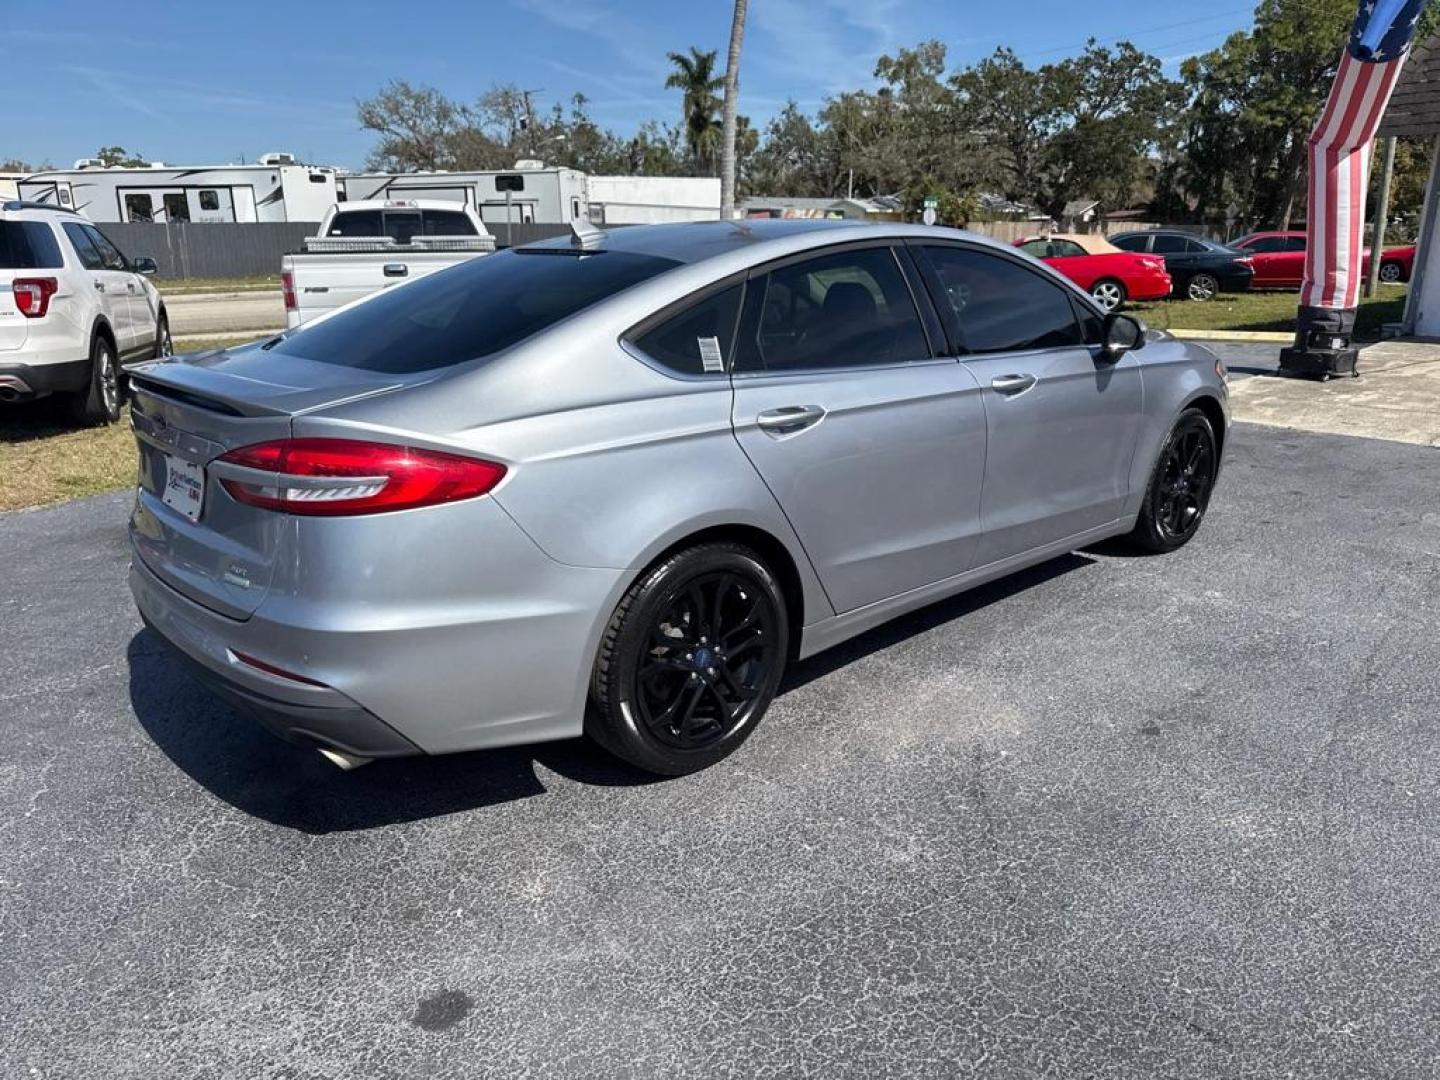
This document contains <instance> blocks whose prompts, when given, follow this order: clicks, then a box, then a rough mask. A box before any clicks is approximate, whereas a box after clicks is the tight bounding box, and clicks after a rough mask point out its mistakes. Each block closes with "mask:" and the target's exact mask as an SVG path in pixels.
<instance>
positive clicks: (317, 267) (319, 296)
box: [280, 199, 495, 329]
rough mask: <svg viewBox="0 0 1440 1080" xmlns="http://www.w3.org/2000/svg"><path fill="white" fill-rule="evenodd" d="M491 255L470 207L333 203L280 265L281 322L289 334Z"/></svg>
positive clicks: (422, 201)
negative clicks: (391, 289) (351, 306)
mask: <svg viewBox="0 0 1440 1080" xmlns="http://www.w3.org/2000/svg"><path fill="white" fill-rule="evenodd" d="M494 250H495V238H494V237H493V236H491V235H490V232H489V230H487V229H486V228H485V223H484V222H483V221H481V220H480V215H479V213H477V212H476V210H475V208H474V207H472V206H465V205H463V204H461V203H455V202H443V201H437V200H433V199H428V200H427V199H411V200H403V201H402V200H395V199H364V200H359V201H356V202H344V203H337V204H336V205H335V206H332V207H331V208H330V209H329V211H327V212H326V214H325V217H324V219H322V220H321V222H320V229H319V232H318V233H317V234H316V235H315V236H313V237H310V238H308V239H307V240H306V241H305V245H304V247H303V248H302V249H301V250H300V251H298V252H295V253H293V254H290V255H286V256H284V257H283V258H282V259H281V260H280V287H281V291H282V293H283V295H284V298H285V323H286V325H287V326H289V327H290V328H291V329H294V328H295V327H297V326H299V325H300V324H301V323H306V322H311V321H313V320H315V319H318V318H319V317H320V316H322V315H326V314H328V313H330V312H332V311H335V310H336V309H338V308H342V307H344V306H345V305H346V304H350V303H353V302H354V301H356V300H363V299H364V298H365V297H367V296H370V295H372V294H374V293H377V292H379V291H380V290H381V289H387V288H389V287H391V286H392V285H400V284H404V283H405V282H407V281H414V280H416V279H417V278H422V277H424V276H425V275H427V274H433V273H435V271H437V270H444V269H445V268H446V267H449V266H454V265H455V264H456V263H461V262H464V261H465V260H466V259H473V258H475V257H476V256H478V255H488V254H490V253H491V252H492V251H494Z"/></svg>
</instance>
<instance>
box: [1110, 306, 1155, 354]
mask: <svg viewBox="0 0 1440 1080" xmlns="http://www.w3.org/2000/svg"><path fill="white" fill-rule="evenodd" d="M1103 340H1104V348H1105V355H1106V356H1108V357H1110V359H1112V360H1119V359H1120V357H1122V356H1124V355H1125V354H1126V353H1127V352H1131V351H1132V350H1135V349H1143V348H1144V347H1145V324H1144V323H1142V322H1141V321H1140V320H1139V319H1136V318H1133V317H1131V316H1129V315H1121V314H1119V313H1118V312H1111V313H1110V314H1109V315H1107V316H1105V332H1104V337H1103Z"/></svg>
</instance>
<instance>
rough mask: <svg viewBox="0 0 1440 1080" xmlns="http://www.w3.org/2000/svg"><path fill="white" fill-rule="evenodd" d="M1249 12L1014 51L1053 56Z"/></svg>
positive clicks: (1240, 10)
mask: <svg viewBox="0 0 1440 1080" xmlns="http://www.w3.org/2000/svg"><path fill="white" fill-rule="evenodd" d="M1249 13H1251V9H1250V8H1235V9H1233V10H1231V11H1217V12H1215V13H1214V14H1211V15H1205V16H1202V17H1201V18H1198V19H1186V20H1185V21H1183V22H1177V23H1166V24H1165V25H1164V26H1150V27H1146V28H1145V29H1143V30H1132V31H1131V32H1130V33H1128V34H1120V35H1118V36H1117V37H1111V38H1091V39H1087V40H1085V41H1077V42H1075V43H1074V44H1073V45H1060V46H1057V47H1055V48H1053V49H1041V50H1035V49H1030V50H1027V51H1026V52H1023V53H1016V55H1017V56H1019V57H1020V59H1022V60H1024V59H1027V58H1029V59H1033V58H1035V57H1042V56H1054V55H1055V54H1057V53H1064V52H1072V51H1074V50H1075V49H1083V48H1085V47H1086V46H1087V45H1089V44H1090V42H1091V41H1094V42H1095V43H1096V44H1097V45H1114V44H1115V43H1116V42H1119V41H1133V40H1134V39H1135V38H1137V37H1140V36H1142V35H1144V34H1158V33H1162V32H1163V31H1166V30H1179V29H1180V28H1181V27H1185V26H1196V25H1198V24H1199V23H1205V22H1213V21H1215V20H1216V19H1229V18H1231V17H1233V16H1235V15H1245V14H1249ZM1215 33H1217V34H1218V33H1220V31H1218V30H1217V31H1215Z"/></svg>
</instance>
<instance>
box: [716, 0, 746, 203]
mask: <svg viewBox="0 0 1440 1080" xmlns="http://www.w3.org/2000/svg"><path fill="white" fill-rule="evenodd" d="M748 6H749V5H748V3H747V0H735V12H734V16H733V18H732V19H731V22H730V52H729V55H728V56H727V58H726V61H725V101H724V105H723V108H722V110H721V114H720V216H721V217H722V218H724V219H725V220H727V221H728V220H729V219H731V218H733V217H734V216H735V169H736V161H735V136H736V129H737V127H738V124H739V121H738V120H737V119H736V109H737V108H738V106H739V103H740V45H741V42H743V41H744V40H745V10H746V8H747V7H748Z"/></svg>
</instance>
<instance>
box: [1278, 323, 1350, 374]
mask: <svg viewBox="0 0 1440 1080" xmlns="http://www.w3.org/2000/svg"><path fill="white" fill-rule="evenodd" d="M1354 331H1355V309H1354V308H1315V307H1302V308H1301V309H1300V311H1299V314H1298V316H1297V317H1296V320H1295V344H1294V345H1292V346H1290V347H1289V348H1287V349H1281V350H1280V373H1281V374H1282V375H1293V376H1296V377H1297V378H1305V379H1320V380H1321V381H1322V382H1323V381H1324V380H1326V379H1333V378H1336V377H1338V376H1341V375H1348V376H1350V377H1351V378H1354V377H1355V376H1357V375H1358V374H1359V372H1357V371H1356V370H1355V362H1356V361H1357V360H1358V359H1359V358H1360V350H1359V349H1357V348H1355V347H1354V346H1353V345H1351V344H1350V338H1351V335H1352V334H1353V333H1354Z"/></svg>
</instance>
